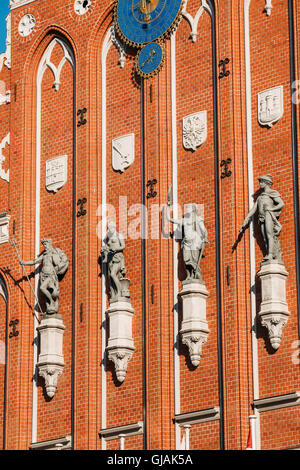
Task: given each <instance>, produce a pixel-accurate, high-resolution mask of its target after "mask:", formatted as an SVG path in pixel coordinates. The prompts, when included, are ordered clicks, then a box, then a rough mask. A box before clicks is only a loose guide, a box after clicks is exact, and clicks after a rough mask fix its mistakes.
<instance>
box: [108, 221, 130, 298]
mask: <svg viewBox="0 0 300 470" xmlns="http://www.w3.org/2000/svg"><path fill="white" fill-rule="evenodd" d="M124 250H125V241H124V237H123V235H121V234H120V233H118V232H117V226H116V224H115V223H114V222H110V223H109V224H108V232H107V234H106V237H105V239H104V246H103V248H102V250H101V255H102V259H103V262H104V263H106V264H107V267H108V278H109V285H110V303H113V302H117V301H118V300H124V299H128V298H130V293H129V283H130V281H129V279H127V278H125V275H126V268H125V257H124V255H123V251H124Z"/></svg>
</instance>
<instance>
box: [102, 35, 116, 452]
mask: <svg viewBox="0 0 300 470" xmlns="http://www.w3.org/2000/svg"><path fill="white" fill-rule="evenodd" d="M112 44H113V43H112V41H111V29H110V28H109V30H108V31H107V33H106V36H105V39H104V42H103V46H102V54H101V116H102V127H101V141H102V145H101V207H102V214H101V216H102V217H101V240H103V239H104V237H105V234H106V225H107V221H106V212H105V208H106V153H107V150H106V144H107V142H106V127H107V117H106V60H107V55H108V52H109V50H110V48H111V46H112ZM101 318H102V328H101V429H106V359H105V358H106V355H105V345H106V326H105V325H106V284H105V276H104V275H102V295H101ZM101 448H102V450H106V440H105V439H102V440H101Z"/></svg>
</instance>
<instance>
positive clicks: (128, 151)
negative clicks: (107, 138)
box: [112, 134, 134, 173]
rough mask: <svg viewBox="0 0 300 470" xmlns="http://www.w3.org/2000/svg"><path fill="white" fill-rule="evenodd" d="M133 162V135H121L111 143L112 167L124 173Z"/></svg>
mask: <svg viewBox="0 0 300 470" xmlns="http://www.w3.org/2000/svg"><path fill="white" fill-rule="evenodd" d="M133 162H134V134H127V135H123V136H122V137H118V138H117V139H114V140H113V141H112V166H113V169H114V170H115V171H120V172H121V173H124V171H125V170H127V168H129V167H130V166H131V165H132V164H133Z"/></svg>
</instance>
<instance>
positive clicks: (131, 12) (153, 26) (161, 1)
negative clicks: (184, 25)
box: [115, 0, 183, 46]
mask: <svg viewBox="0 0 300 470" xmlns="http://www.w3.org/2000/svg"><path fill="white" fill-rule="evenodd" d="M182 7H183V0H118V2H117V5H116V11H115V14H116V16H115V18H116V24H117V27H118V31H119V33H120V35H121V36H122V38H123V40H124V41H125V42H126V43H128V44H131V45H134V46H139V45H142V44H148V43H149V42H152V41H154V40H155V39H157V38H159V37H161V36H164V35H166V34H168V33H170V32H171V30H172V28H173V27H174V26H175V25H176V24H177V22H178V20H179V19H180V14H181V10H182Z"/></svg>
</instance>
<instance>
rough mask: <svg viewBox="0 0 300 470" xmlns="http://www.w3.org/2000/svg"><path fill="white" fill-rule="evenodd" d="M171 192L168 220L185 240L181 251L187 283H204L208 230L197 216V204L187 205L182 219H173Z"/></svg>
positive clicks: (168, 204)
mask: <svg viewBox="0 0 300 470" xmlns="http://www.w3.org/2000/svg"><path fill="white" fill-rule="evenodd" d="M170 206H171V192H170V191H169V193H168V202H167V219H168V221H169V222H171V223H172V224H175V225H177V226H179V228H180V229H181V230H182V234H183V239H182V242H181V249H182V254H183V261H184V266H185V270H186V274H187V278H186V281H190V280H195V279H198V280H200V281H201V282H203V279H202V272H201V268H200V263H201V259H202V257H203V252H204V248H205V244H206V243H209V242H208V235H207V230H206V228H205V225H204V220H203V218H202V217H200V216H199V215H197V212H198V207H197V204H187V206H186V213H185V214H184V217H183V218H182V219H178V220H176V219H173V218H171V216H170Z"/></svg>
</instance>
